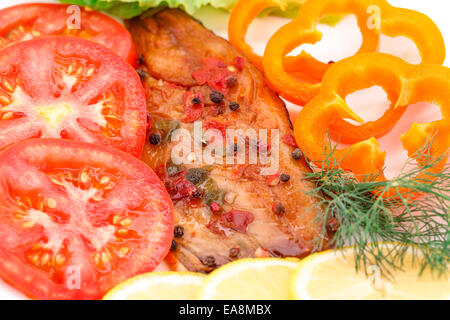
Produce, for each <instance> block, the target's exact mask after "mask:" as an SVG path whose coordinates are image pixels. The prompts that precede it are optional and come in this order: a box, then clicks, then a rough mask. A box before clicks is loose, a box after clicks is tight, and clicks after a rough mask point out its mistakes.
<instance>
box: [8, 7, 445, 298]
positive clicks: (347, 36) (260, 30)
mask: <svg viewBox="0 0 450 320" xmlns="http://www.w3.org/2000/svg"><path fill="white" fill-rule="evenodd" d="M31 2H38V0H35V1H32V0H31V1H30V0H1V2H0V9H2V8H5V7H8V6H12V5H15V4H19V3H31ZM39 2H57V1H39ZM389 3H390V4H392V5H394V6H398V7H404V8H409V9H413V10H417V11H420V12H422V13H424V14H426V15H428V16H429V17H430V18H432V19H433V20H434V22H435V23H436V24H437V26H438V27H439V29H440V30H441V32H442V34H443V36H444V40H445V43H446V46H447V48H448V50H450V17H449V14H450V1H448V0H389ZM195 16H196V18H198V19H200V20H202V21H203V22H204V24H205V25H206V26H207V27H208V28H210V29H212V30H213V31H214V32H215V33H216V34H218V35H220V36H222V37H225V38H226V30H227V21H228V14H227V13H225V12H223V11H218V10H213V9H209V8H205V9H202V10H200V11H199V12H197V13H196V14H195ZM287 21H288V20H286V19H282V18H276V17H267V18H264V19H257V21H255V22H254V23H253V24H252V25H251V27H250V30H249V34H248V37H247V39H248V41H249V43H250V44H251V45H252V46H253V47H254V48H255V50H256V51H257V52H259V53H262V52H263V50H264V46H265V43H266V41H267V39H268V38H269V37H270V35H271V34H272V33H273V32H275V31H276V29H277V27H279V26H281V25H282V24H284V23H286V22H287ZM320 30H322V31H323V32H324V37H323V40H322V41H321V43H319V44H317V45H315V46H314V48H312V47H313V46H312V45H306V46H305V47H304V48H305V49H306V50H307V51H309V52H310V53H312V54H313V55H314V56H315V57H317V58H318V59H320V60H323V61H328V60H334V61H338V60H339V59H341V58H344V57H346V56H349V55H351V54H352V53H353V52H355V50H357V49H358V46H359V45H360V38H359V37H360V33H359V31H358V30H357V29H356V27H355V20H354V19H352V17H349V18H346V19H344V21H342V22H340V23H339V24H338V26H337V27H336V28H335V29H334V30H330V28H328V27H327V26H321V28H320ZM343 44H345V45H343ZM382 46H383V47H384V48H385V49H386V50H387V51H389V52H390V53H395V54H398V55H401V56H402V57H404V58H405V57H406V58H408V59H410V60H411V62H414V61H415V60H417V56H416V55H417V54H416V49H415V48H414V45H412V44H411V43H409V42H408V41H405V40H404V39H403V40H400V41H399V40H395V41H394V40H389V39H384V41H383V44H382ZM297 51H298V50H297ZM445 65H446V66H450V54H447V59H446V61H445ZM347 102H348V103H349V105H350V106H351V107H352V108H353V109H354V110H355V111H356V112H357V113H358V114H359V115H360V116H361V117H362V118H363V119H365V120H375V119H377V118H378V117H379V116H380V115H381V114H382V113H383V110H385V109H386V108H387V107H388V105H389V104H388V102H387V100H386V99H385V98H384V97H383V92H382V91H380V90H377V89H372V90H367V91H366V92H358V93H356V94H354V95H351V96H349V97H347ZM426 107H427V105H426V104H418V105H415V106H414V107H411V108H410V109H411V111H409V112H407V113H406V114H405V116H404V118H405V119H404V121H402V122H400V123H399V124H398V125H397V126H396V127H395V128H394V129H393V131H392V132H391V134H389V135H388V136H386V137H383V138H382V139H380V144H381V147H382V148H384V149H385V150H387V151H388V158H387V176H392V175H394V174H395V173H396V172H397V171H398V169H399V166H400V165H401V164H402V163H403V162H404V160H405V159H406V154H405V152H404V151H403V150H402V148H401V145H400V143H399V141H398V137H399V135H400V134H401V133H403V132H405V131H407V129H408V128H409V126H410V125H411V123H412V122H414V121H418V122H422V123H424V122H429V121H432V120H437V119H439V118H440V112H439V109H438V108H437V107H436V108H432V109H431V112H430V108H426ZM288 108H289V109H290V110H291V111H292V112H293V113H295V111H296V110H298V109H299V108H298V107H296V106H293V105H290V104H288ZM0 241H1V239H0ZM23 298H24V297H23V296H22V295H21V294H20V293H18V292H17V291H15V290H14V289H12V288H11V287H10V286H8V285H6V284H4V283H2V282H1V280H0V299H23Z"/></svg>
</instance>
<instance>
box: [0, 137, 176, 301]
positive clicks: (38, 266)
mask: <svg viewBox="0 0 450 320" xmlns="http://www.w3.org/2000/svg"><path fill="white" fill-rule="evenodd" d="M172 234H173V206H172V202H171V200H170V197H169V195H168V193H167V192H166V190H165V188H164V185H163V184H162V182H161V181H160V180H159V179H158V177H157V176H156V174H155V173H154V172H153V171H152V170H151V169H150V168H149V167H147V166H146V165H145V164H144V163H143V162H141V161H139V160H138V159H136V158H133V157H132V156H130V155H128V154H126V153H124V152H121V151H118V150H114V149H111V148H107V147H103V146H95V145H92V144H88V143H83V142H75V141H68V140H62V139H32V140H28V141H24V142H20V143H18V144H16V145H14V146H12V147H11V148H9V149H7V150H6V151H4V152H3V153H2V154H0V239H1V241H0V276H1V277H3V278H4V279H5V280H6V281H7V282H9V283H11V284H12V285H13V286H15V287H16V288H18V289H19V290H21V291H22V292H24V293H25V294H27V295H28V296H30V297H33V298H39V299H98V298H101V297H102V296H103V294H104V293H105V292H106V291H107V290H109V289H110V288H112V287H113V286H115V285H116V284H118V283H119V282H121V281H123V280H125V279H127V278H130V277H132V276H134V275H136V274H139V273H143V272H149V271H152V270H153V269H154V268H155V267H156V266H157V265H158V264H159V263H160V262H161V260H162V259H163V258H164V256H165V255H166V254H167V252H168V250H169V248H170V244H171V240H172Z"/></svg>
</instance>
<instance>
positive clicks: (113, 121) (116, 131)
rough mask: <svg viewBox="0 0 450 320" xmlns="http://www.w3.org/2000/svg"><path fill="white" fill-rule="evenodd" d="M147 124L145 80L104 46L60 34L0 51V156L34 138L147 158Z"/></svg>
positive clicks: (21, 43) (19, 43)
mask: <svg viewBox="0 0 450 320" xmlns="http://www.w3.org/2000/svg"><path fill="white" fill-rule="evenodd" d="M146 124H147V112H146V105H145V93H144V89H143V87H142V84H141V82H140V79H139V77H138V75H137V74H136V72H135V70H134V69H133V68H132V67H130V66H129V65H128V64H126V63H125V62H124V61H123V60H122V59H120V58H119V57H117V56H116V55H114V54H112V53H111V52H110V51H109V50H108V49H106V48H104V47H103V46H101V45H98V44H96V43H94V42H91V41H87V40H83V39H78V38H73V37H56V36H55V37H46V38H39V39H34V40H30V41H25V42H18V43H16V44H14V45H12V46H9V47H8V48H6V49H3V50H2V51H0V150H2V149H5V148H7V147H8V146H10V145H12V144H14V143H16V142H18V141H21V140H25V139H29V138H63V139H72V140H78V141H85V142H90V143H95V144H103V145H108V146H111V147H114V148H117V149H120V150H122V151H125V152H128V153H131V154H132V155H134V156H136V157H139V156H140V154H141V152H142V148H143V145H144V142H145V134H146Z"/></svg>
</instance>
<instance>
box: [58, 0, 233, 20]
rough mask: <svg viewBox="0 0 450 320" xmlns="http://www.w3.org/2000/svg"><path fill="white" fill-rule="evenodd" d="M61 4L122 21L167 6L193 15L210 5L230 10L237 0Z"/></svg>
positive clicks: (104, 0) (122, 0)
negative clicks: (106, 14) (103, 14)
mask: <svg viewBox="0 0 450 320" xmlns="http://www.w3.org/2000/svg"><path fill="white" fill-rule="evenodd" d="M59 1H60V2H62V3H70V4H76V5H80V6H89V7H91V8H92V9H94V10H98V11H106V12H108V13H110V14H112V15H115V16H118V17H120V18H123V19H129V18H132V17H135V16H138V15H140V14H141V13H142V12H144V11H146V10H147V9H149V8H154V7H158V6H167V7H170V8H182V9H183V10H185V11H186V12H187V13H189V14H193V13H194V12H195V11H197V10H198V9H200V8H201V7H202V6H205V5H211V6H213V7H215V8H223V9H227V10H230V9H231V8H232V7H233V5H234V4H235V3H236V1H237V0H59Z"/></svg>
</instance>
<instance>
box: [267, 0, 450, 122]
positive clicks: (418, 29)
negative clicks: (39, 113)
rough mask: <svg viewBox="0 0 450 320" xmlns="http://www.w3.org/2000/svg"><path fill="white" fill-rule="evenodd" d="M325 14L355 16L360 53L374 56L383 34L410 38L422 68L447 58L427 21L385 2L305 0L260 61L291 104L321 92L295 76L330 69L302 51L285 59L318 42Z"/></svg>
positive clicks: (439, 36)
mask: <svg viewBox="0 0 450 320" xmlns="http://www.w3.org/2000/svg"><path fill="white" fill-rule="evenodd" d="M329 14H330V15H345V14H353V15H355V16H356V18H357V21H358V26H359V29H360V31H361V34H362V45H361V47H360V49H359V50H358V53H364V52H375V51H377V49H378V47H379V42H380V35H381V34H383V35H386V36H390V37H397V36H405V37H408V38H409V39H411V40H412V41H413V42H414V43H415V44H416V46H417V48H418V50H419V52H420V55H421V58H422V61H421V63H423V64H439V65H440V64H442V63H443V61H444V59H445V46H444V40H443V37H442V34H441V32H440V31H439V29H438V27H437V26H436V25H435V23H434V22H433V21H432V20H431V19H430V18H429V17H427V16H426V15H424V14H422V13H420V12H416V11H413V10H409V9H403V8H397V7H393V6H391V5H389V4H388V3H387V2H386V1H385V0H308V1H306V2H305V4H304V5H303V6H302V7H301V8H300V10H299V13H298V15H297V17H296V18H295V19H294V20H292V21H291V22H290V23H288V24H286V25H285V26H283V27H281V28H280V29H279V30H278V31H277V32H275V34H274V35H273V36H272V37H271V38H270V40H269V42H268V44H267V46H266V50H265V52H264V57H263V69H264V73H265V74H266V77H267V79H268V81H269V83H270V85H271V86H272V87H273V88H274V89H275V90H276V91H278V92H279V94H280V95H281V96H282V97H284V98H285V99H287V100H289V101H291V102H293V103H296V104H299V105H304V104H306V103H308V102H309V101H310V100H311V99H312V98H314V97H315V96H316V95H317V94H318V93H319V90H320V83H310V82H305V81H301V80H299V79H298V77H297V76H296V75H295V74H294V72H304V73H308V74H309V75H310V76H313V77H316V78H319V79H321V78H322V75H323V73H324V71H325V70H327V69H328V68H329V67H330V64H328V63H323V62H320V61H318V60H317V59H315V58H314V57H312V56H311V55H310V54H308V53H306V52H304V51H303V52H302V53H301V54H299V55H298V56H295V57H289V56H286V55H287V54H288V53H289V52H291V51H292V50H293V49H295V48H296V47H298V46H300V45H302V44H305V43H311V44H314V43H316V42H318V41H320V40H321V38H322V33H321V32H319V31H318V30H317V24H318V20H319V18H320V17H321V16H323V15H329ZM393 116H394V115H393ZM399 116H400V115H399V114H396V115H395V117H399Z"/></svg>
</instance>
